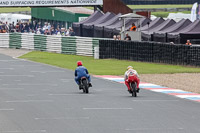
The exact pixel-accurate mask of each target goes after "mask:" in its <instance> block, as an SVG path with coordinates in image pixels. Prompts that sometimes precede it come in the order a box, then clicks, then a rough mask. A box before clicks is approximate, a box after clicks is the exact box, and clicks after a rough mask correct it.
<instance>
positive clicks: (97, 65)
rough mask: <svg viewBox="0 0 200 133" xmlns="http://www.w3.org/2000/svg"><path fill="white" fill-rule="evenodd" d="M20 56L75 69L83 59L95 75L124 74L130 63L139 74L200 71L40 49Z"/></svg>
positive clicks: (191, 68) (198, 70) (199, 71)
mask: <svg viewBox="0 0 200 133" xmlns="http://www.w3.org/2000/svg"><path fill="white" fill-rule="evenodd" d="M20 58H23V59H28V60H31V61H36V62H40V63H45V64H50V65H54V66H58V67H62V68H67V69H71V70H74V69H75V68H76V62H77V61H79V60H81V61H83V65H84V66H85V67H87V68H88V70H89V72H90V73H92V74H95V75H123V74H124V72H125V71H126V68H127V66H129V65H132V66H133V67H134V68H135V69H136V70H137V71H138V72H139V74H171V73H200V68H193V67H185V66H178V65H165V64H155V63H143V62H134V61H125V60H115V59H104V60H102V59H101V60H94V59H93V57H84V56H76V55H64V54H56V53H48V52H39V51H34V52H30V53H28V54H25V55H23V56H21V57H20Z"/></svg>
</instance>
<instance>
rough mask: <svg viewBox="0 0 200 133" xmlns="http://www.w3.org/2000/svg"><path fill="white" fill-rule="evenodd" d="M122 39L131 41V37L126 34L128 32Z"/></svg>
mask: <svg viewBox="0 0 200 133" xmlns="http://www.w3.org/2000/svg"><path fill="white" fill-rule="evenodd" d="M124 40H126V41H131V37H130V36H129V35H128V33H126V37H125V38H124Z"/></svg>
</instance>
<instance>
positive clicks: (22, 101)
mask: <svg viewBox="0 0 200 133" xmlns="http://www.w3.org/2000/svg"><path fill="white" fill-rule="evenodd" d="M5 102H6V103H40V102H53V100H13V101H5Z"/></svg>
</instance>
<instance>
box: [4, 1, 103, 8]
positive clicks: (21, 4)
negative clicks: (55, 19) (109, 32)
mask: <svg viewBox="0 0 200 133" xmlns="http://www.w3.org/2000/svg"><path fill="white" fill-rule="evenodd" d="M84 5H86V6H92V5H103V0H0V7H28V6H30V7H32V6H33V7H34V6H84Z"/></svg>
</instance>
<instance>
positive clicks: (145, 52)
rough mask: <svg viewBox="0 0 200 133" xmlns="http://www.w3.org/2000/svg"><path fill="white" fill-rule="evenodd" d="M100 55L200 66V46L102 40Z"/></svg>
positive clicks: (101, 57)
mask: <svg viewBox="0 0 200 133" xmlns="http://www.w3.org/2000/svg"><path fill="white" fill-rule="evenodd" d="M99 57H100V59H108V58H112V59H120V60H131V61H142V62H154V63H166V64H174V65H191V66H200V47H199V46H186V45H173V44H168V43H157V42H133V41H130V42H127V41H114V40H100V42H99Z"/></svg>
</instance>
